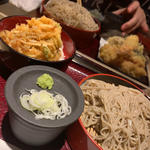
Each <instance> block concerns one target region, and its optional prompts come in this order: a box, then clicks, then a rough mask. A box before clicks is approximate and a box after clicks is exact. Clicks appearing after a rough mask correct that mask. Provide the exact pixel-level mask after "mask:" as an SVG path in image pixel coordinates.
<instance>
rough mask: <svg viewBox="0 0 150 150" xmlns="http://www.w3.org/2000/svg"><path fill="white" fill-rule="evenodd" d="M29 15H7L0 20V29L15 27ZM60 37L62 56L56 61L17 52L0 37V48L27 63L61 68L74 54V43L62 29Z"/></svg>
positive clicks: (24, 22) (28, 18)
mask: <svg viewBox="0 0 150 150" xmlns="http://www.w3.org/2000/svg"><path fill="white" fill-rule="evenodd" d="M30 19H31V18H30V17H26V16H9V17H5V18H3V19H2V20H0V31H3V30H9V31H10V30H12V29H13V28H15V26H16V24H26V20H30ZM61 39H62V42H63V50H62V51H63V53H64V58H63V59H61V60H58V61H48V60H40V59H36V58H32V57H29V56H27V55H25V54H22V53H19V52H18V51H16V50H15V49H13V48H12V47H10V46H9V45H8V44H7V43H6V42H4V41H3V39H2V38H1V39H0V42H1V45H2V48H3V49H4V50H6V51H10V52H11V53H12V54H13V55H14V56H13V57H14V58H15V59H17V58H21V59H22V61H25V62H27V63H29V64H39V65H40V64H41V65H48V66H52V67H56V68H59V69H62V68H63V67H67V65H68V63H69V62H70V61H71V60H72V58H73V57H74V54H75V45H74V42H73V41H72V39H71V38H70V36H69V35H68V34H67V33H66V32H64V31H63V30H62V33H61Z"/></svg>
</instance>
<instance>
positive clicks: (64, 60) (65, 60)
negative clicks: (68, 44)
mask: <svg viewBox="0 0 150 150" xmlns="http://www.w3.org/2000/svg"><path fill="white" fill-rule="evenodd" d="M13 17H24V18H26V19H31V18H32V17H29V16H25V15H13V16H7V17H4V18H2V19H0V22H1V21H3V20H5V19H7V18H13ZM62 32H63V33H65V34H66V35H67V36H68V37H69V38H70V39H71V40H72V38H71V37H70V36H69V34H68V33H67V32H65V31H64V30H63V29H62ZM0 41H2V43H3V44H4V45H5V46H7V47H8V48H9V49H11V50H12V51H13V52H15V53H17V54H19V55H21V56H23V57H25V58H28V59H31V60H33V61H38V62H42V63H52V64H55V63H61V62H67V61H69V60H71V59H73V57H74V55H75V51H76V47H75V44H74V41H73V40H72V43H73V47H74V51H73V53H72V55H71V56H70V57H68V58H66V59H63V60H59V61H48V60H40V59H36V58H32V57H30V56H27V55H24V54H22V53H19V52H18V51H16V50H14V49H13V48H12V47H10V46H9V45H8V44H7V43H6V42H5V41H4V40H3V39H2V38H1V37H0Z"/></svg>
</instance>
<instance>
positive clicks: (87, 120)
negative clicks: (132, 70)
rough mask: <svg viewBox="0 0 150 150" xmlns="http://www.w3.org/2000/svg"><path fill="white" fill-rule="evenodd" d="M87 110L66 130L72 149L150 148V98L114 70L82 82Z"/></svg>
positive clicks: (89, 77)
mask: <svg viewBox="0 0 150 150" xmlns="http://www.w3.org/2000/svg"><path fill="white" fill-rule="evenodd" d="M79 85H80V87H81V89H82V92H83V95H84V101H85V106H84V112H83V113H82V115H81V117H80V118H79V119H78V121H77V122H76V123H74V124H73V125H72V126H71V127H70V128H68V132H67V140H68V142H69V145H70V146H71V149H72V150H91V149H92V150H113V149H133V148H134V149H148V148H149V140H150V132H149V127H148V126H149V125H148V124H149V122H150V119H149V118H150V101H149V100H148V99H147V98H146V97H145V95H144V94H143V91H142V90H141V89H140V88H139V87H137V85H135V84H133V83H131V82H129V81H127V80H126V79H123V78H121V77H118V76H114V75H111V74H94V75H90V76H88V77H86V78H84V79H83V80H82V81H81V82H80V84H79Z"/></svg>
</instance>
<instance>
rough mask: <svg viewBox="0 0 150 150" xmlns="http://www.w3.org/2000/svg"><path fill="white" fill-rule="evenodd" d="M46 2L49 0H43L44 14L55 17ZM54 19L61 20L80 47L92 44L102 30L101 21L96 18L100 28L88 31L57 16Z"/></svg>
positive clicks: (42, 8) (64, 27)
mask: <svg viewBox="0 0 150 150" xmlns="http://www.w3.org/2000/svg"><path fill="white" fill-rule="evenodd" d="M46 3H47V0H43V2H42V6H41V10H42V11H41V12H42V15H45V16H47V17H50V18H53V17H52V16H51V14H50V12H48V11H47V9H46V7H45V5H46ZM53 19H54V20H56V21H57V22H59V23H60V24H61V26H62V27H63V29H64V30H65V31H66V32H67V33H68V34H69V35H70V36H71V38H72V39H73V41H74V42H75V45H76V47H77V48H78V49H84V48H87V47H89V45H91V44H92V42H93V41H94V39H95V37H96V36H97V35H98V34H99V33H100V30H101V25H100V22H98V21H97V20H95V22H96V23H97V24H98V25H99V29H98V30H95V31H87V30H82V29H79V28H75V27H72V26H68V25H66V24H65V23H64V22H62V21H60V20H58V19H57V18H53Z"/></svg>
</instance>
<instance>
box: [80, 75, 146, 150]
mask: <svg viewBox="0 0 150 150" xmlns="http://www.w3.org/2000/svg"><path fill="white" fill-rule="evenodd" d="M94 76H108V77H113V78H117V79H119V80H122V81H125V82H127V83H129V84H130V85H132V86H133V87H135V88H136V89H138V90H139V91H140V92H142V93H144V92H143V91H142V90H141V89H140V88H139V87H138V86H136V85H135V84H133V83H132V82H130V81H128V80H126V79H124V78H122V77H119V76H115V75H111V74H103V73H98V74H92V75H89V76H87V77H85V78H83V79H82V80H81V81H80V82H79V84H78V85H79V86H81V84H82V83H83V82H84V81H85V80H87V79H89V78H91V77H94ZM78 121H79V124H80V125H81V127H82V129H83V130H84V132H85V134H86V135H87V136H88V137H89V139H90V140H91V141H92V142H93V144H95V145H96V147H97V148H98V149H99V150H103V148H102V147H101V146H100V145H98V144H97V142H96V141H95V140H94V139H93V138H92V137H91V136H90V134H89V132H88V131H87V129H86V128H85V127H84V125H83V123H82V121H81V119H80V118H79V119H78Z"/></svg>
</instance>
